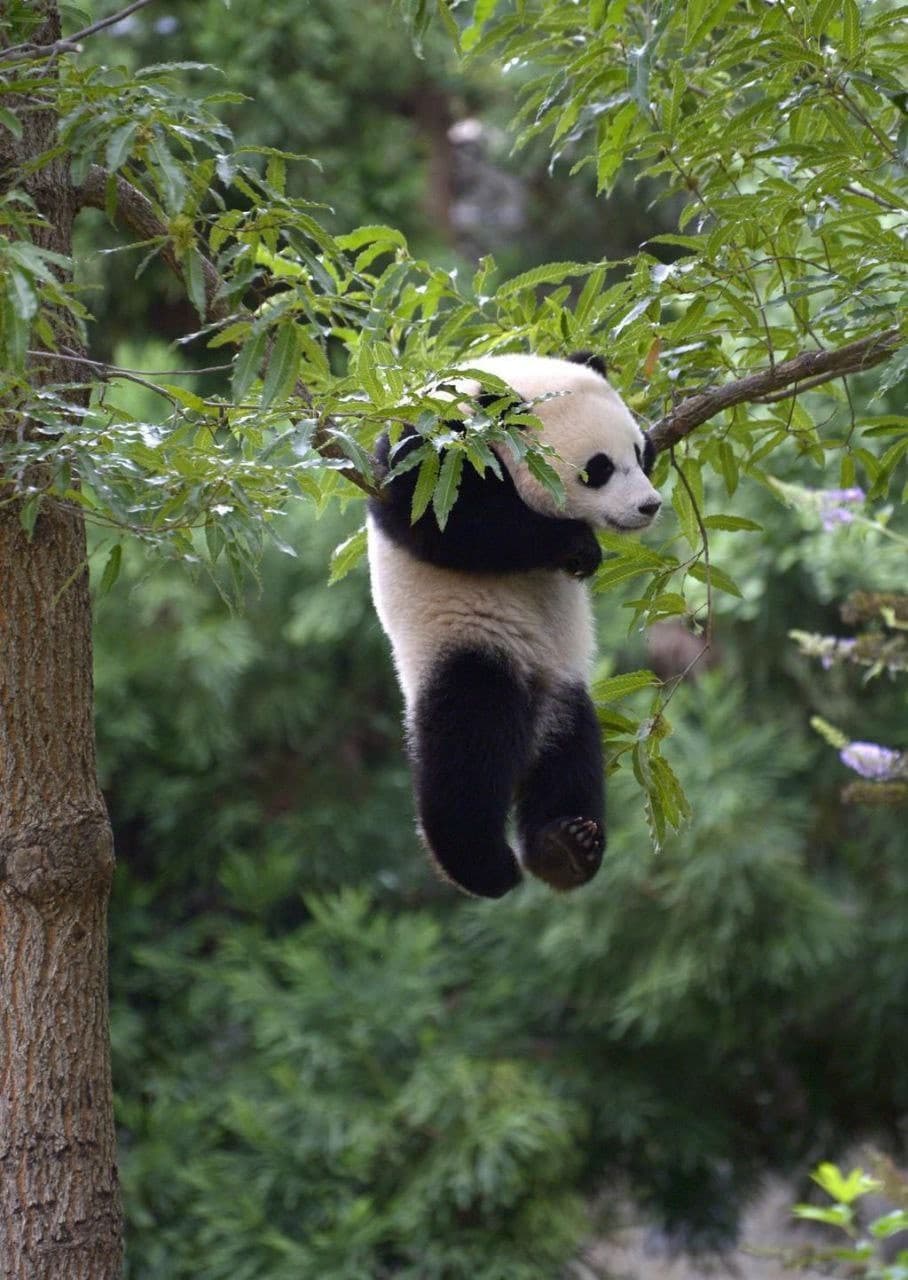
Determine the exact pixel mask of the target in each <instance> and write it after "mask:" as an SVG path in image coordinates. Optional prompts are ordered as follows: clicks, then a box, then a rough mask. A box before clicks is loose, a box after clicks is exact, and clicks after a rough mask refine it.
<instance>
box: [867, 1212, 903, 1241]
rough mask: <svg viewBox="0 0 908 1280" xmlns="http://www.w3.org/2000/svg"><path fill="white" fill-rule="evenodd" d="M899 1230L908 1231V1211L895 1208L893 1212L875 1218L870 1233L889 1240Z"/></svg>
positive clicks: (880, 1238)
mask: <svg viewBox="0 0 908 1280" xmlns="http://www.w3.org/2000/svg"><path fill="white" fill-rule="evenodd" d="M898 1231H908V1212H906V1210H904V1209H894V1210H893V1211H892V1213H884V1214H883V1216H882V1217H880V1218H875V1219H874V1221H873V1222H871V1224H870V1234H871V1235H872V1236H875V1237H876V1239H877V1240H888V1239H889V1237H890V1236H894V1235H895V1234H896V1232H898Z"/></svg>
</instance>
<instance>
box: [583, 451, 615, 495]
mask: <svg viewBox="0 0 908 1280" xmlns="http://www.w3.org/2000/svg"><path fill="white" fill-rule="evenodd" d="M583 469H584V471H585V472H586V479H585V480H584V481H583V483H584V484H585V485H587V486H588V487H589V488H590V489H601V488H602V486H603V485H604V484H607V483H608V481H609V480H610V479H611V477H612V473H613V472H614V470H615V464H614V463H613V462H612V460H611V458H610V457H609V456H608V454H607V453H597V454H594V455H593V457H592V458H590V460H589V461H588V462H587V463H586V465H585V466H584V468H583Z"/></svg>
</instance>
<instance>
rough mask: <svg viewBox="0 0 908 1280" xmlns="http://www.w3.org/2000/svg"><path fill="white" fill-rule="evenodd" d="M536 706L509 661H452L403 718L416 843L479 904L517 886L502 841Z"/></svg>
mask: <svg viewBox="0 0 908 1280" xmlns="http://www.w3.org/2000/svg"><path fill="white" fill-rule="evenodd" d="M532 725H533V697H532V693H531V691H530V689H529V688H528V687H527V685H526V682H525V681H523V680H521V678H520V677H519V676H518V674H517V673H516V671H515V670H514V669H513V667H512V665H511V664H510V663H509V662H508V660H507V659H506V658H505V657H504V656H503V655H501V654H498V653H495V652H492V651H489V650H483V649H460V650H456V651H454V652H452V653H450V654H449V655H448V656H447V657H446V658H444V659H443V660H442V661H441V662H440V663H439V665H438V666H437V667H436V668H435V669H434V670H433V671H432V673H431V674H430V676H429V677H428V679H427V680H426V681H425V682H424V684H423V687H422V688H421V689H420V691H419V694H418V697H417V699H416V703H415V706H414V708H413V713H412V715H411V717H410V725H409V728H410V736H409V746H410V757H411V761H412V767H413V784H414V791H415V795H416V807H417V813H418V816H419V823H420V827H421V829H422V833H423V836H424V838H425V841H426V844H427V845H428V847H429V850H430V852H431V853H432V854H433V856H434V858H435V860H436V861H437V863H438V865H439V867H440V869H441V871H442V872H443V873H444V875H445V876H446V877H447V878H448V879H449V880H452V881H453V882H454V884H456V885H457V886H458V887H459V888H461V889H464V890H465V891H466V892H467V893H471V894H474V895H476V896H477V897H481V898H500V897H502V896H503V895H504V894H506V893H507V892H508V891H509V890H510V889H513V888H514V886H515V885H516V884H518V883H519V882H520V879H521V873H520V864H519V862H518V861H517V858H516V857H515V855H514V853H513V851H512V849H511V848H510V846H509V845H508V842H507V839H506V837H505V826H506V823H507V818H508V812H509V810H510V808H511V806H512V804H513V802H514V793H515V790H516V787H517V782H518V779H519V778H520V777H521V775H522V774H523V773H524V771H525V769H526V767H527V764H528V761H529V758H530V750H531V745H532Z"/></svg>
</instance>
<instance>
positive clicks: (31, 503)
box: [19, 493, 41, 539]
mask: <svg viewBox="0 0 908 1280" xmlns="http://www.w3.org/2000/svg"><path fill="white" fill-rule="evenodd" d="M40 510H41V495H40V493H33V494H31V495H30V496H29V497H27V498H26V499H25V501H24V502H23V503H22V504H21V506H20V507H19V524H20V525H21V527H22V528H23V529H24V530H25V533H26V535H27V536H28V538H29V539H31V536H32V534H33V533H34V531H35V523H36V522H37V519H38V514H39V512H40Z"/></svg>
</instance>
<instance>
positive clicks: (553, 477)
mask: <svg viewBox="0 0 908 1280" xmlns="http://www.w3.org/2000/svg"><path fill="white" fill-rule="evenodd" d="M526 464H527V467H528V469H529V472H530V475H531V476H532V477H533V479H534V480H538V481H539V483H540V484H541V485H542V487H543V488H544V489H545V491H546V493H547V494H548V495H549V496H550V497H551V498H552V500H553V502H554V503H555V505H556V506H557V507H563V506H564V501H565V498H564V485H563V484H562V482H561V476H559V474H558V472H557V471H556V470H555V468H554V467H553V466H552V464H551V463H550V462H549V460H548V458H546V457H545V455H544V454H542V453H540V452H539V450H538V449H530V451H529V452H528V453H527V455H526Z"/></svg>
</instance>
